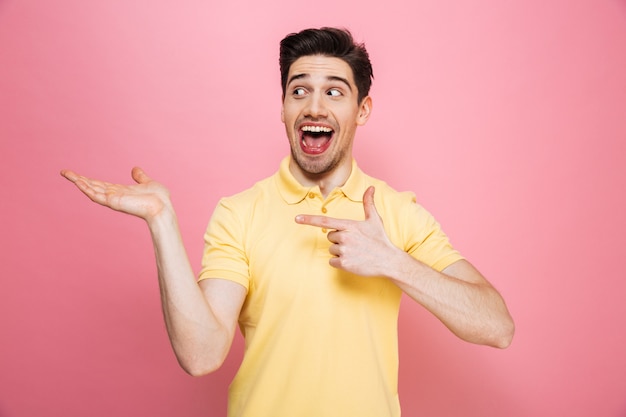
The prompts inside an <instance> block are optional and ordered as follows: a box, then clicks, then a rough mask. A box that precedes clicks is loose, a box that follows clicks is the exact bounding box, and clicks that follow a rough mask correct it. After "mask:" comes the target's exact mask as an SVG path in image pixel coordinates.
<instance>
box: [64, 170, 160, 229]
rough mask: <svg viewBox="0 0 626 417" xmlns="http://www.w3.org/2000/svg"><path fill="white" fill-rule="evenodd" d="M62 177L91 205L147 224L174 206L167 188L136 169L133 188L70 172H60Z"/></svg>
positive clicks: (133, 172) (133, 173)
mask: <svg viewBox="0 0 626 417" xmlns="http://www.w3.org/2000/svg"><path fill="white" fill-rule="evenodd" d="M61 175H62V176H63V177H65V178H67V179H68V180H69V181H71V182H73V183H74V184H75V185H76V187H78V189H79V190H81V191H82V192H83V193H84V194H85V195H86V196H87V197H89V199H91V200H92V201H94V202H96V203H98V204H101V205H103V206H106V207H109V208H111V209H113V210H117V211H121V212H123V213H127V214H132V215H134V216H137V217H141V218H142V219H145V220H146V221H150V220H151V219H153V218H155V217H156V216H157V215H158V214H159V213H161V212H162V211H163V209H164V208H168V207H170V205H171V203H170V198H169V191H168V190H167V188H165V187H164V186H163V185H162V184H160V183H158V182H156V181H154V180H152V179H151V178H150V177H148V175H146V173H145V172H144V171H143V170H142V169H141V168H137V167H135V168H133V170H132V172H131V175H132V177H133V179H134V180H135V182H136V184H133V185H122V184H111V183H108V182H105V181H99V180H95V179H91V178H87V177H83V176H82V175H78V174H76V173H75V172H73V171H69V170H63V171H61Z"/></svg>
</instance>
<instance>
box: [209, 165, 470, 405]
mask: <svg viewBox="0 0 626 417" xmlns="http://www.w3.org/2000/svg"><path fill="white" fill-rule="evenodd" d="M288 165H289V157H287V158H285V159H284V160H283V161H282V162H281V165H280V169H279V171H278V172H277V173H276V174H275V175H273V176H271V177H269V178H266V179H265V180H262V181H260V182H259V183H257V184H256V185H254V186H253V187H252V188H250V189H248V190H246V191H244V192H242V193H240V194H237V195H235V196H232V197H228V198H224V199H222V200H221V201H220V202H219V204H218V206H217V207H216V209H215V212H214V214H213V217H212V219H211V221H210V223H209V227H208V229H207V232H206V235H205V241H206V246H205V252H204V256H203V259H202V270H201V272H200V275H199V279H200V280H202V279H206V278H222V279H227V280H232V281H235V282H238V283H240V284H241V285H243V286H244V287H246V288H247V290H248V294H247V297H246V300H245V303H244V305H243V308H242V310H241V315H240V317H239V326H240V329H241V331H242V333H243V336H244V338H245V354H244V358H243V361H242V363H241V367H240V368H239V371H238V372H237V375H236V376H235V379H234V380H233V382H232V384H231V386H230V389H229V402H228V404H229V406H228V415H229V417H283V416H285V417H293V416H299V417H306V416H310V417H322V416H323V417H346V416H359V417H369V416H371V417H387V416H389V417H392V416H393V417H396V416H399V415H400V404H399V401H398V389H397V380H398V346H397V340H398V338H397V319H398V310H399V305H400V296H401V291H400V289H399V288H398V287H397V286H396V285H395V284H393V283H392V282H390V281H389V280H388V279H385V278H382V277H380V278H377V277H374V278H365V277H360V276H356V275H353V274H350V273H347V272H345V271H341V270H338V269H335V268H333V267H331V266H330V265H329V264H328V260H329V258H330V257H331V255H330V254H329V252H328V248H329V246H330V242H329V241H328V239H327V238H326V232H325V231H324V230H322V229H320V228H317V227H313V226H307V225H300V224H297V223H296V222H295V221H294V218H295V216H296V215H298V214H324V215H327V216H331V217H336V218H344V219H354V220H362V219H363V218H364V212H363V193H364V192H365V190H366V189H367V187H368V186H370V185H373V186H374V187H376V193H375V197H374V198H375V204H376V208H377V210H378V212H379V214H380V215H381V217H382V219H383V222H384V225H385V229H386V231H387V234H388V236H389V238H390V239H391V241H392V242H393V243H394V244H395V245H396V246H398V247H400V248H402V249H403V250H405V251H406V252H408V253H410V254H411V255H412V256H414V257H415V258H417V259H418V260H420V261H422V262H424V263H425V264H427V265H430V266H432V267H433V268H435V269H437V270H442V269H444V268H445V267H447V266H448V265H450V264H452V263H453V262H455V261H457V260H459V259H461V256H460V255H459V253H458V252H457V251H456V250H454V249H453V248H452V246H451V245H450V243H449V241H448V238H447V237H446V236H445V235H444V233H443V232H442V231H441V229H440V227H439V225H438V224H437V222H436V221H435V219H434V218H433V217H432V216H431V215H430V214H429V213H428V212H426V210H424V208H422V207H421V206H419V205H418V204H416V202H415V196H414V195H413V194H412V193H399V192H397V191H394V190H393V189H392V188H391V187H389V186H388V185H387V184H385V183H384V182H382V181H380V180H376V179H374V178H371V177H369V176H367V175H366V174H364V173H363V172H362V171H361V170H360V169H359V168H358V167H357V165H356V163H355V162H353V166H352V173H351V175H350V177H349V179H348V180H347V182H346V184H345V185H344V186H343V187H340V188H337V189H335V190H334V191H333V192H332V193H331V194H330V195H329V196H328V197H327V198H326V199H324V198H323V197H322V195H321V193H320V190H319V188H318V187H317V186H316V187H313V188H307V187H303V186H302V185H300V184H299V183H298V182H297V181H296V180H295V178H294V177H293V176H292V175H291V173H290V172H289V168H288Z"/></svg>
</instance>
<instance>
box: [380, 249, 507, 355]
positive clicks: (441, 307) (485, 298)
mask: <svg viewBox="0 0 626 417" xmlns="http://www.w3.org/2000/svg"><path fill="white" fill-rule="evenodd" d="M389 278H390V279H392V280H393V281H394V282H395V283H396V285H398V287H400V289H402V290H403V291H404V292H405V293H406V294H407V295H409V296H410V297H411V298H412V299H414V300H415V301H417V302H418V303H419V304H421V305H422V306H424V307H425V308H426V309H427V310H428V311H430V312H431V313H432V314H434V315H435V316H436V317H437V318H438V319H439V320H441V322H443V323H444V324H445V325H446V326H447V327H448V328H449V329H450V330H451V331H452V332H453V333H454V334H456V335H457V336H458V337H460V338H461V339H463V340H466V341H468V342H472V343H477V344H483V345H489V346H494V347H499V348H505V347H507V346H508V345H509V344H510V343H511V340H512V338H513V333H514V329H515V326H514V323H513V320H512V318H511V316H510V314H509V312H508V309H507V307H506V305H505V303H504V300H503V299H502V297H501V296H500V294H499V293H498V291H497V290H496V289H495V288H494V287H493V286H492V285H491V284H490V283H489V282H487V280H486V279H484V278H483V277H482V275H481V274H480V272H478V271H477V270H476V269H475V268H474V267H473V266H472V265H471V264H470V263H469V262H467V261H465V260H461V261H457V262H455V263H454V264H452V265H450V266H449V267H448V268H446V269H445V270H444V271H443V272H438V271H435V270H434V269H432V268H430V267H428V266H427V265H425V264H423V263H421V262H419V261H417V260H416V259H414V258H413V257H411V256H410V255H409V254H407V253H405V252H402V253H398V256H397V257H395V258H394V260H393V261H392V267H391V268H390V274H389Z"/></svg>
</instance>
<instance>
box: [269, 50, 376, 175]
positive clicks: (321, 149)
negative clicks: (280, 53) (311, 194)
mask: <svg viewBox="0 0 626 417" xmlns="http://www.w3.org/2000/svg"><path fill="white" fill-rule="evenodd" d="M357 97H358V91H357V87H356V85H355V83H354V76H353V74H352V69H351V68H350V66H349V65H348V64H347V63H346V62H345V61H343V60H341V59H339V58H333V57H327V56H321V55H311V56H304V57H301V58H298V59H297V60H296V61H295V62H294V63H293V64H292V65H291V67H290V68H289V74H288V76H287V85H286V88H285V97H284V98H283V107H282V112H281V119H282V121H283V123H284V124H285V129H286V131H287V137H288V139H289V144H290V146H291V154H292V157H293V158H292V159H293V162H295V164H296V165H294V166H293V167H292V169H296V170H299V171H300V173H301V174H303V175H305V176H307V177H309V178H311V177H312V178H320V177H323V176H324V175H327V174H328V175H330V174H332V172H333V171H334V170H335V169H336V168H338V167H340V166H343V167H346V166H351V164H352V142H353V139H354V134H355V132H356V127H357V126H359V125H362V124H365V122H366V121H367V118H368V117H369V113H370V109H371V100H370V98H369V97H366V98H364V99H363V100H362V101H361V103H358V102H357Z"/></svg>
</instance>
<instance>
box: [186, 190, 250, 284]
mask: <svg viewBox="0 0 626 417" xmlns="http://www.w3.org/2000/svg"><path fill="white" fill-rule="evenodd" d="M244 242H245V236H244V226H243V223H242V220H241V218H240V217H239V216H238V215H237V212H236V210H234V208H233V207H232V205H231V204H229V200H228V199H222V200H220V202H219V203H218V205H217V207H216V208H215V210H214V212H213V215H212V216H211V220H210V221H209V225H208V227H207V230H206V232H205V234H204V252H203V255H202V269H201V270H200V273H199V275H198V280H199V281H201V280H203V279H207V278H220V279H226V280H230V281H234V282H237V283H239V284H241V285H243V286H244V287H246V289H249V283H250V273H249V262H248V257H247V255H246V252H245V248H244Z"/></svg>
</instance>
